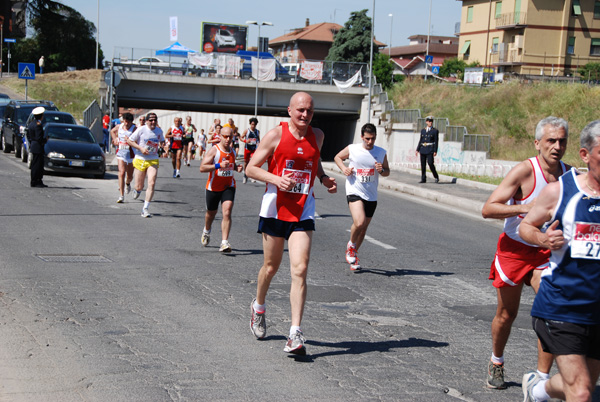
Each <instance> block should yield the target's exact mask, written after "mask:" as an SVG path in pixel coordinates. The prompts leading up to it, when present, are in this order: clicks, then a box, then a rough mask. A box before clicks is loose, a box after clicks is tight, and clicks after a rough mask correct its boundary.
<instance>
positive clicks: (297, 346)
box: [283, 330, 306, 356]
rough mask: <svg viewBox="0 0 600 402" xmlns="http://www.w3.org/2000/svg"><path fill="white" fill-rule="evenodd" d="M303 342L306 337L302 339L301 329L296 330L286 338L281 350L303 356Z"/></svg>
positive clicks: (304, 349)
mask: <svg viewBox="0 0 600 402" xmlns="http://www.w3.org/2000/svg"><path fill="white" fill-rule="evenodd" d="M304 342H306V339H304V335H303V334H302V331H300V330H298V331H296V333H295V334H294V335H292V336H290V337H289V338H288V340H287V342H286V344H285V347H284V348H283V351H284V352H285V353H291V354H294V355H300V356H304V355H306V347H305V346H304Z"/></svg>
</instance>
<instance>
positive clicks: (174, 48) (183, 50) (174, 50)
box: [156, 42, 197, 57]
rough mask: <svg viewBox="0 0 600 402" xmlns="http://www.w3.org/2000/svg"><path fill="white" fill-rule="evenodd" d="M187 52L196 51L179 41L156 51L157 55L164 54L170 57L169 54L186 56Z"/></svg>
mask: <svg viewBox="0 0 600 402" xmlns="http://www.w3.org/2000/svg"><path fill="white" fill-rule="evenodd" d="M188 53H197V52H196V51H195V50H192V49H190V48H188V47H185V46H183V45H182V44H181V43H179V42H175V43H173V44H172V45H171V46H168V47H166V48H164V49H161V50H157V51H156V55H157V56H161V55H164V56H169V57H171V56H175V57H187V56H188Z"/></svg>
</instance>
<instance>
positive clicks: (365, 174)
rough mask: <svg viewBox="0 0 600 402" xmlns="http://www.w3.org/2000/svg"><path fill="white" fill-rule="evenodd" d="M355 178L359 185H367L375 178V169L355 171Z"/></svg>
mask: <svg viewBox="0 0 600 402" xmlns="http://www.w3.org/2000/svg"><path fill="white" fill-rule="evenodd" d="M356 177H357V178H358V181H359V182H361V183H369V182H371V181H373V178H374V177H375V168H371V169H356Z"/></svg>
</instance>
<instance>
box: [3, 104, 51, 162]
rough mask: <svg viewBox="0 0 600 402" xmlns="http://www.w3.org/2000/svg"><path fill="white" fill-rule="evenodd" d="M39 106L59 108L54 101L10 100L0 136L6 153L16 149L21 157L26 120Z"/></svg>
mask: <svg viewBox="0 0 600 402" xmlns="http://www.w3.org/2000/svg"><path fill="white" fill-rule="evenodd" d="M38 106H43V107H44V108H45V109H46V110H58V108H57V107H56V106H55V105H54V103H52V102H50V101H40V100H31V101H25V100H14V99H13V100H11V101H10V102H8V104H7V105H6V110H5V111H4V121H3V122H2V129H1V130H0V137H2V138H1V139H0V146H1V147H2V151H3V152H4V153H5V154H7V153H9V152H10V151H12V150H13V149H14V150H15V156H16V157H17V158H21V150H22V145H23V134H24V133H25V122H26V121H27V118H28V117H29V115H30V114H31V112H32V111H33V109H35V108H36V107H38Z"/></svg>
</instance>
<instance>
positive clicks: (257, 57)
mask: <svg viewBox="0 0 600 402" xmlns="http://www.w3.org/2000/svg"><path fill="white" fill-rule="evenodd" d="M246 24H248V25H256V26H257V27H258V39H257V40H256V90H255V92H254V117H258V71H259V67H260V27H261V26H262V25H268V26H273V24H272V23H270V22H261V23H258V21H246Z"/></svg>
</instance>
